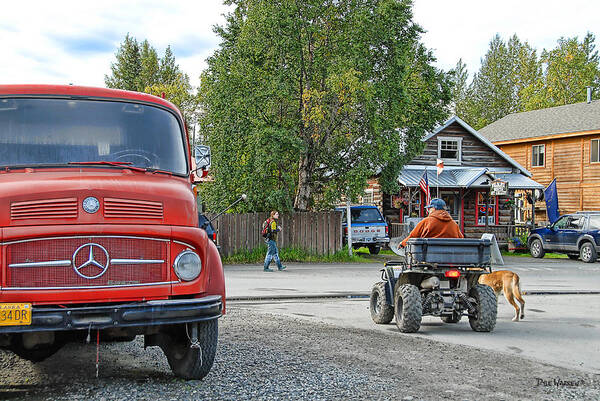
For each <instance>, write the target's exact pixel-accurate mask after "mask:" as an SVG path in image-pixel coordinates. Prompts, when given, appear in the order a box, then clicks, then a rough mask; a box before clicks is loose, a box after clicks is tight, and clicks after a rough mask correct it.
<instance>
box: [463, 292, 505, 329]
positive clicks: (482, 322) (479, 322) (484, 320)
mask: <svg viewBox="0 0 600 401" xmlns="http://www.w3.org/2000/svg"><path fill="white" fill-rule="evenodd" d="M469 296H471V297H473V298H475V301H476V302H477V304H476V305H475V310H476V313H475V316H469V323H470V324H471V328H472V329H473V330H474V331H492V330H494V327H495V326H496V315H497V314H498V302H497V300H496V295H495V294H494V291H493V290H492V288H491V287H488V286H487V285H483V284H477V285H476V286H475V287H473V288H471V291H470V292H469Z"/></svg>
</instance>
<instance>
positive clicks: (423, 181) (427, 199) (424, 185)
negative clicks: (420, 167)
mask: <svg viewBox="0 0 600 401" xmlns="http://www.w3.org/2000/svg"><path fill="white" fill-rule="evenodd" d="M419 186H420V187H421V190H422V191H423V192H425V204H426V205H429V204H430V203H431V194H430V193H429V180H428V179H427V169H425V172H424V173H423V175H422V176H421V181H419Z"/></svg>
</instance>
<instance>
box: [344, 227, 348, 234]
mask: <svg viewBox="0 0 600 401" xmlns="http://www.w3.org/2000/svg"><path fill="white" fill-rule="evenodd" d="M344 235H348V227H344Z"/></svg>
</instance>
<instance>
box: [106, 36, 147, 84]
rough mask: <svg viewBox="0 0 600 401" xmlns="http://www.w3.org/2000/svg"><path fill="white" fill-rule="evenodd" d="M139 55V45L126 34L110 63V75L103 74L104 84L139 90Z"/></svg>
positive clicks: (140, 66)
mask: <svg viewBox="0 0 600 401" xmlns="http://www.w3.org/2000/svg"><path fill="white" fill-rule="evenodd" d="M140 57H141V56H140V46H139V44H138V42H137V40H135V38H132V37H130V36H129V34H127V36H125V40H124V41H123V43H122V44H121V45H120V46H119V50H117V54H116V58H117V61H116V62H115V63H111V65H110V69H111V71H112V75H111V76H108V75H105V76H104V82H105V84H106V86H107V87H109V88H118V89H125V90H130V91H138V92H139V91H140V90H141V89H140V86H141V82H140V79H139V77H140V75H141V74H142V62H141V59H140Z"/></svg>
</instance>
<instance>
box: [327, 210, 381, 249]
mask: <svg viewBox="0 0 600 401" xmlns="http://www.w3.org/2000/svg"><path fill="white" fill-rule="evenodd" d="M335 210H337V211H341V212H342V229H343V231H344V234H343V235H344V237H343V238H344V243H345V244H347V243H348V223H347V219H346V208H344V207H338V208H336V209H335ZM350 215H351V217H352V218H351V220H350V226H351V228H352V248H354V249H358V248H361V247H367V248H369V253H371V254H378V253H379V251H380V250H381V248H382V247H383V246H385V245H386V244H387V243H388V242H390V238H389V228H388V224H387V223H386V221H385V219H384V218H383V216H382V215H381V212H380V211H379V209H378V208H377V207H376V206H373V205H358V206H350Z"/></svg>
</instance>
